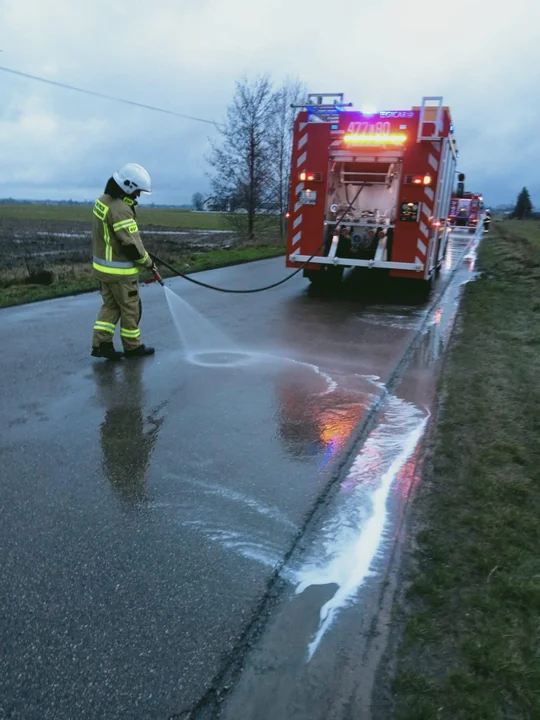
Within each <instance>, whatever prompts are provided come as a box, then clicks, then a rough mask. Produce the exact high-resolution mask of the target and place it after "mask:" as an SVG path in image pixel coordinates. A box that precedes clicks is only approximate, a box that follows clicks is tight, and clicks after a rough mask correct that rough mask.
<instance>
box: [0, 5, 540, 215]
mask: <svg viewBox="0 0 540 720" xmlns="http://www.w3.org/2000/svg"><path fill="white" fill-rule="evenodd" d="M0 51H1V52H0V65H2V66H5V67H8V68H12V69H16V70H20V71H23V72H27V73H31V74H33V75H39V76H42V77H47V78H50V79H53V80H57V81H59V82H64V83H68V84H71V85H77V86H80V87H83V88H87V89H90V90H95V91H97V92H103V93H106V94H109V95H115V96H119V97H123V98H126V99H130V100H135V101H138V102H142V103H147V104H150V105H155V106H159V107H162V108H166V109H170V110H174V111H177V112H185V113H187V114H190V115H197V116H199V117H202V118H208V119H212V120H217V121H220V120H222V119H223V118H224V115H225V111H226V107H227V104H228V102H229V101H230V99H231V96H232V93H233V91H234V83H235V80H237V79H239V78H240V77H241V76H243V75H248V76H253V75H256V74H260V73H269V74H270V75H271V76H272V78H273V79H274V80H275V82H276V83H279V82H281V81H282V80H283V78H284V77H285V76H287V75H289V76H295V77H298V78H299V79H300V80H302V81H303V82H305V83H306V85H307V86H308V88H309V90H310V91H314V92H344V93H345V95H346V99H347V100H349V101H352V102H353V103H354V104H355V105H356V106H358V107H360V106H362V105H365V104H369V105H372V106H375V107H378V108H380V109H406V108H409V107H411V106H412V105H417V104H419V103H420V101H421V98H422V96H423V95H443V96H444V100H445V104H448V105H449V106H450V108H451V111H452V115H453V120H454V124H455V127H456V138H457V141H458V146H459V148H460V161H461V170H462V171H463V172H465V173H466V175H467V186H468V187H469V189H473V190H475V189H477V190H478V191H480V192H483V193H484V194H485V196H486V199H487V201H488V203H489V204H491V205H496V204H499V203H502V202H505V201H508V200H510V201H512V200H514V199H515V196H516V194H517V192H518V191H519V190H520V189H521V187H522V186H523V185H527V186H528V187H529V189H530V190H531V194H532V196H533V201H535V202H536V204H537V205H540V171H539V165H540V162H539V161H540V133H539V120H540V87H539V67H540V2H538V0H514V2H512V3H510V2H501V0H492V1H491V2H485V1H484V0H467V1H464V0H454V1H453V2H449V3H437V1H436V0H411V1H410V2H408V3H405V2H402V1H398V0H372V1H371V2H368V1H367V0H360V1H352V0H351V1H349V2H343V1H342V0H332V2H329V1H328V0H302V1H300V0H152V2H150V0H147V1H146V2H142V1H141V0H131V1H130V2H127V1H125V0H90V1H89V0H46V1H45V0H0ZM213 134H215V130H214V128H213V126H211V125H205V124H203V123H196V122H192V121H188V120H183V119H181V118H177V117H171V116H168V115H162V114H159V113H155V112H151V111H148V110H143V109H139V108H134V107H130V106H127V105H121V104H118V103H115V102H112V101H109V100H103V99H99V98H95V97H88V96H84V95H81V94H78V93H73V92H70V91H68V90H63V89H60V88H55V87H51V86H47V85H43V84H40V83H37V82H34V81H31V80H27V79H24V78H21V77H16V76H13V75H9V74H7V73H4V72H0V198H1V197H17V198H36V199H39V198H42V199H45V198H51V199H69V198H73V199H76V200H83V199H93V198H94V197H95V196H96V195H97V194H99V193H100V192H101V191H102V189H103V186H104V182H105V180H106V179H107V178H108V177H109V176H110V175H111V173H112V171H113V170H114V169H115V168H117V167H118V166H120V165H122V164H123V163H125V162H138V163H141V164H142V165H144V166H145V167H146V168H147V169H148V171H149V172H150V174H151V176H152V180H153V185H154V193H153V195H152V198H151V200H152V201H153V202H157V203H162V202H163V203H183V202H189V200H190V198H191V195H192V194H193V192H195V191H196V190H201V191H202V192H203V193H204V192H205V191H206V190H207V188H208V181H207V179H206V177H205V170H206V165H205V159H204V158H205V155H206V154H207V152H208V138H209V136H212V135H213Z"/></svg>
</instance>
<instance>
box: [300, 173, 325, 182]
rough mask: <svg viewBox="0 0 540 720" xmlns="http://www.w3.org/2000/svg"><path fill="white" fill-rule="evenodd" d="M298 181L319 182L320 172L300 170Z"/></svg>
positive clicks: (320, 179) (320, 178)
mask: <svg viewBox="0 0 540 720" xmlns="http://www.w3.org/2000/svg"><path fill="white" fill-rule="evenodd" d="M298 179H299V180H300V182H321V181H322V173H314V172H306V171H302V172H301V173H299V175H298Z"/></svg>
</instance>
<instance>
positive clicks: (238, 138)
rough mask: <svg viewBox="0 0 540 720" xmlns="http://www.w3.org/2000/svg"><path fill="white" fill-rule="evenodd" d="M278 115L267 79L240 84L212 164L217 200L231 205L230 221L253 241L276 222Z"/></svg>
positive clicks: (222, 129) (274, 95)
mask: <svg viewBox="0 0 540 720" xmlns="http://www.w3.org/2000/svg"><path fill="white" fill-rule="evenodd" d="M275 114H276V94H275V93H274V91H273V88H272V83H271V81H270V78H269V77H268V76H263V77H260V78H258V79H256V80H253V81H248V80H246V79H244V80H242V81H241V82H238V83H237V84H236V91H235V94H234V98H233V100H232V103H231V104H230V106H229V108H228V110H227V121H226V123H225V125H224V126H223V128H220V131H219V132H220V138H219V141H218V142H217V143H214V144H212V152H211V154H210V157H209V159H208V161H209V164H210V166H211V168H212V171H211V174H210V177H211V182H212V189H213V192H214V194H215V196H216V197H218V198H220V199H221V200H222V201H226V202H227V204H228V207H229V210H231V211H232V213H231V214H230V215H229V219H230V221H231V222H232V223H233V225H234V226H235V227H236V229H237V230H239V231H240V232H242V234H243V235H245V236H246V237H247V238H248V239H250V240H252V239H253V238H254V237H255V235H256V234H259V233H260V232H262V231H263V230H264V229H266V228H267V227H268V226H269V221H270V222H272V216H269V215H268V212H267V211H268V208H269V207H270V205H271V203H272V199H273V197H274V195H275V189H274V177H273V161H274V155H275V153H274V148H273V146H272V142H273V140H274V136H273V132H274V130H273V125H274V119H275ZM238 210H243V211H244V213H243V214H242V213H238V212H234V211H238ZM233 213H234V214H233ZM274 222H275V221H274Z"/></svg>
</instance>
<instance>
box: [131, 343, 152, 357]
mask: <svg viewBox="0 0 540 720" xmlns="http://www.w3.org/2000/svg"><path fill="white" fill-rule="evenodd" d="M155 352H156V351H155V349H154V348H153V347H146V345H139V347H138V348H135V350H124V355H125V357H127V358H136V357H146V356H147V355H153V354H154V353H155Z"/></svg>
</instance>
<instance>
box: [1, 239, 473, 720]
mask: <svg viewBox="0 0 540 720" xmlns="http://www.w3.org/2000/svg"><path fill="white" fill-rule="evenodd" d="M464 246H465V245H464V242H460V241H458V242H456V243H455V244H454V247H453V248H451V250H450V252H449V255H448V257H447V262H446V266H447V268H446V269H447V271H448V270H449V269H450V268H451V267H452V263H453V262H455V261H456V259H457V258H458V257H459V256H460V255H461V253H462V251H463V248H464ZM283 265H284V263H283V259H276V260H270V261H264V262H258V263H253V264H250V265H245V266H238V267H233V268H227V269H223V270H218V271H213V272H209V273H204V274H203V275H202V277H203V279H205V280H207V281H209V282H212V283H215V284H218V285H219V284H221V285H225V286H229V287H246V286H247V287H250V286H257V285H262V284H266V283H268V282H271V281H273V280H275V279H278V278H280V277H281V276H282V275H283V274H284V272H285V271H284V267H283ZM444 276H445V273H444V272H443V276H442V279H441V282H444ZM170 287H171V288H172V289H173V290H175V291H178V292H179V293H180V294H181V295H182V297H183V298H184V299H185V300H186V301H187V302H188V303H189V304H190V305H191V306H192V307H193V308H195V311H196V312H194V311H192V310H191V309H190V308H189V307H186V306H185V305H183V304H182V302H181V301H174V298H173V302H172V308H173V311H174V314H175V316H176V320H177V323H178V327H179V328H180V330H181V332H182V338H183V343H184V344H182V342H181V338H180V336H179V333H178V331H177V327H176V326H175V322H174V321H173V317H172V316H171V313H170V312H169V308H168V304H167V300H166V298H165V296H164V293H163V291H162V290H161V289H160V288H159V287H158V286H150V287H148V288H144V289H143V291H142V296H143V303H144V315H143V321H142V328H143V335H144V340H145V342H147V343H149V344H155V345H156V347H157V349H158V353H157V354H156V356H155V357H154V358H150V359H147V360H144V361H133V362H125V363H121V364H119V365H114V364H111V363H107V362H101V361H94V360H92V359H91V358H90V357H89V338H90V334H91V327H92V325H93V321H94V319H95V315H96V313H97V310H98V308H99V298H98V296H97V295H90V296H80V297H77V298H67V299H61V300H57V301H51V302H46V303H41V304H38V305H33V306H28V307H23V308H16V309H10V310H2V311H0V343H1V346H2V348H3V352H2V356H1V359H0V369H1V372H0V386H1V387H0V391H1V398H2V409H1V415H0V462H1V464H0V468H1V470H0V508H1V517H2V522H1V525H0V543H1V548H2V552H1V563H2V568H1V573H2V580H3V582H2V591H1V606H0V624H1V636H2V655H1V657H0V717H2V718H3V717H5V718H24V719H25V720H38V719H39V720H46V719H49V718H54V719H55V720H64V719H68V718H69V719H71V718H75V717H76V718H93V719H96V718H107V719H113V718H115V719H116V718H119V719H120V718H122V719H126V720H127V719H128V718H129V719H130V720H138V719H139V718H140V719H149V720H150V719H154V718H156V719H157V718H160V719H165V718H168V717H170V716H172V715H175V714H180V713H182V712H185V711H187V710H189V709H190V708H192V707H193V706H194V705H195V704H196V702H197V701H198V700H199V699H200V698H201V697H202V696H203V695H204V694H205V692H206V691H207V690H208V688H209V687H210V686H211V683H212V679H213V678H214V677H215V675H216V674H217V673H218V672H219V670H220V669H221V668H223V667H224V663H226V661H227V659H228V658H229V656H230V655H231V653H233V651H235V647H236V646H237V643H238V641H239V638H240V637H241V635H242V632H243V631H244V630H245V628H246V626H247V624H248V623H249V622H250V620H251V619H252V618H253V616H254V614H256V612H257V607H258V604H259V602H260V600H261V598H262V597H263V596H264V594H265V592H266V586H267V582H268V579H269V577H270V576H271V574H272V571H273V568H274V567H275V566H276V565H277V564H278V563H279V562H280V561H281V559H282V558H283V556H284V554H285V553H286V552H288V550H289V549H290V548H291V546H292V544H293V541H294V539H295V537H296V536H297V534H298V531H299V529H300V528H301V527H302V526H303V522H304V519H305V516H306V513H307V512H309V510H310V509H311V508H312V506H313V505H314V503H315V501H316V499H317V497H318V495H319V493H320V492H321V490H322V489H323V488H324V487H325V486H326V484H327V482H328V477H329V474H330V473H331V472H332V470H333V468H334V467H335V463H336V462H339V458H340V452H341V451H342V450H343V448H344V447H345V446H346V445H347V441H348V440H349V438H350V437H351V435H352V434H353V432H354V429H355V427H356V426H357V425H358V423H359V422H360V421H361V419H362V417H363V416H364V413H365V412H366V408H367V407H368V406H369V405H370V403H371V402H372V401H373V398H374V397H376V395H377V394H378V392H379V386H378V383H379V382H380V381H382V382H384V381H385V379H386V378H387V377H388V376H389V374H390V373H391V372H392V370H393V368H394V367H395V365H396V363H397V361H398V360H399V358H400V357H401V355H402V353H403V352H404V350H405V348H406V347H407V345H408V343H409V341H410V339H411V337H412V336H413V335H414V332H415V328H416V327H417V326H418V323H419V322H420V321H421V319H422V317H423V313H424V312H425V308H424V306H422V305H415V304H412V305H405V306H403V305H399V304H396V303H393V304H392V303H388V302H381V301H380V298H379V297H378V293H377V291H376V290H375V291H374V292H372V293H371V295H369V294H368V296H367V297H365V296H360V297H359V296H357V295H356V294H355V293H349V292H347V290H345V291H344V294H343V295H342V296H341V297H339V298H328V297H311V296H309V294H308V292H307V283H306V282H305V281H304V280H303V279H302V278H301V277H296V278H294V279H293V280H292V281H291V282H289V283H287V284H285V285H284V286H281V287H280V288H278V289H276V290H273V291H269V292H267V293H263V294H260V295H255V296H247V297H246V296H228V295H221V294H217V293H212V292H209V291H206V290H202V289H200V288H196V287H194V286H192V285H188V284H187V283H185V282H184V281H182V280H175V281H171V283H170ZM346 287H347V286H346ZM199 313H200V315H199ZM207 321H209V322H211V323H212V324H213V327H212V328H210V327H207V325H206V322H207ZM215 328H218V330H216V329H215ZM208 338H211V342H209V341H208ZM233 353H240V354H233ZM232 361H234V362H232ZM231 363H232V364H231ZM237 651H241V648H237Z"/></svg>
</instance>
